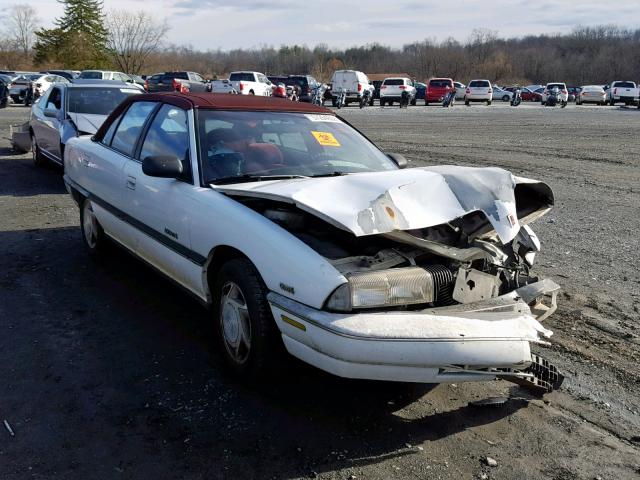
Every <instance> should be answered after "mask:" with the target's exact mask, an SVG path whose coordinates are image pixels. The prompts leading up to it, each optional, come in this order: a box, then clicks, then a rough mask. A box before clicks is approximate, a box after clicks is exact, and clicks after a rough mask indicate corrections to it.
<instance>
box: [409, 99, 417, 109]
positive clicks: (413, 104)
mask: <svg viewBox="0 0 640 480" xmlns="http://www.w3.org/2000/svg"><path fill="white" fill-rule="evenodd" d="M410 103H411V106H413V107H415V106H416V103H418V101H417V100H416V99H415V98H414V99H413V100H411V102H410Z"/></svg>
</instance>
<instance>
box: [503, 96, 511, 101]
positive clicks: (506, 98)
mask: <svg viewBox="0 0 640 480" xmlns="http://www.w3.org/2000/svg"><path fill="white" fill-rule="evenodd" d="M509 100H511V99H510V98H509V95H505V96H504V97H502V101H503V102H508V101H509Z"/></svg>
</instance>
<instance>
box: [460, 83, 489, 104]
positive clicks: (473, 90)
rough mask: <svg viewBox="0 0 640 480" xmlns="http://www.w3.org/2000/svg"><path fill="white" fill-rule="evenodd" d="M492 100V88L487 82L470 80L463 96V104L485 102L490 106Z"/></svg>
mask: <svg viewBox="0 0 640 480" xmlns="http://www.w3.org/2000/svg"><path fill="white" fill-rule="evenodd" d="M492 98H493V87H492V86H491V82H490V81H489V80H471V81H470V82H469V85H468V86H467V89H466V90H465V95H464V104H465V105H469V103H470V102H487V105H491V100H492Z"/></svg>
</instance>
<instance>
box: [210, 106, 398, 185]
mask: <svg viewBox="0 0 640 480" xmlns="http://www.w3.org/2000/svg"><path fill="white" fill-rule="evenodd" d="M198 133H199V142H200V155H199V157H200V162H201V171H202V179H203V181H204V182H205V183H216V181H220V180H221V179H223V178H228V177H236V176H240V177H242V176H246V178H247V179H249V178H251V177H260V176H273V175H293V176H322V175H340V174H345V173H357V172H378V171H384V170H395V169H397V168H398V167H397V166H396V164H395V163H394V162H393V161H392V160H391V159H389V158H388V157H387V156H386V155H385V154H384V153H382V152H381V151H380V150H379V149H378V148H377V147H376V146H375V145H373V144H372V143H371V142H369V141H368V140H367V139H366V138H364V137H363V136H362V135H361V134H360V133H358V132H357V131H356V130H354V129H353V128H352V127H350V126H349V125H347V124H345V123H344V122H342V121H341V120H340V119H338V118H337V117H334V116H333V115H318V114H304V113H285V112H226V111H217V110H199V111H198ZM238 181H242V180H241V179H240V180H238Z"/></svg>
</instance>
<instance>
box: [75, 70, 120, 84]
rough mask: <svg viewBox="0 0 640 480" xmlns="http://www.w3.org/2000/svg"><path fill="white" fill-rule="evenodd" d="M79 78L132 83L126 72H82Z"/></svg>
mask: <svg viewBox="0 0 640 480" xmlns="http://www.w3.org/2000/svg"><path fill="white" fill-rule="evenodd" d="M78 78H80V79H82V80H117V81H119V82H131V77H129V75H127V74H126V73H124V72H113V71H110V70H82V71H81V72H80V75H78Z"/></svg>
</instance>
